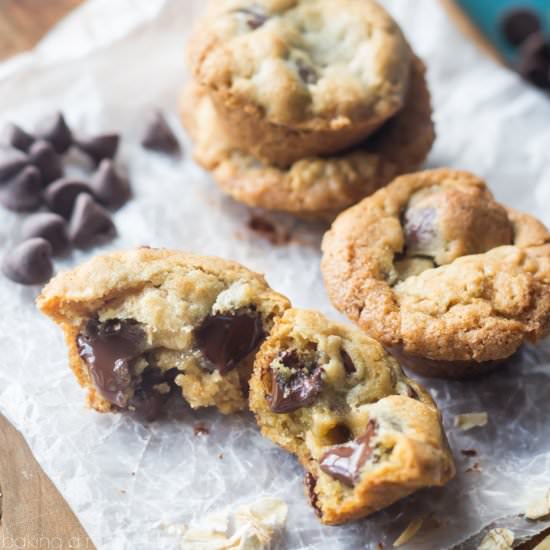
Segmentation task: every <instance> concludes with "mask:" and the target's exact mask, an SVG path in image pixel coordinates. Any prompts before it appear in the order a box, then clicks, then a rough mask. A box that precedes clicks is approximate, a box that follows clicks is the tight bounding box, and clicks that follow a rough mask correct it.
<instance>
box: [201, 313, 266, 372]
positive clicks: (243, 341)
mask: <svg viewBox="0 0 550 550" xmlns="http://www.w3.org/2000/svg"><path fill="white" fill-rule="evenodd" d="M264 336H265V333H264V329H263V324H262V319H261V317H260V315H258V314H257V313H254V312H250V313H234V314H216V315H209V316H208V317H207V318H206V319H205V320H204V321H203V322H202V324H201V326H200V327H198V328H197V329H196V330H195V339H196V341H197V345H198V347H199V349H200V350H201V352H202V353H203V354H204V356H205V357H206V358H207V359H208V360H209V361H210V362H211V363H212V364H213V365H214V366H215V367H216V368H217V369H218V370H219V371H220V373H221V374H227V373H228V372H229V371H231V370H232V369H234V368H235V367H236V366H237V364H238V363H239V361H241V360H242V359H244V358H245V357H246V356H247V355H248V354H249V353H251V352H252V351H254V350H255V349H256V348H257V347H258V345H259V344H260V342H261V341H262V340H263V338H264Z"/></svg>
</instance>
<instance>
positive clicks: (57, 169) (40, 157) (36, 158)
mask: <svg viewBox="0 0 550 550" xmlns="http://www.w3.org/2000/svg"><path fill="white" fill-rule="evenodd" d="M29 156H30V161H31V163H32V164H34V166H36V167H37V168H38V170H40V174H41V175H42V184H43V185H44V186H47V185H49V184H50V183H51V182H52V181H55V180H58V179H59V178H60V177H61V176H63V165H62V163H61V158H60V156H59V155H58V154H57V153H56V152H55V150H54V148H53V147H52V146H51V145H50V144H49V143H48V142H47V141H44V140H39V141H36V142H35V143H33V144H32V146H31V148H30V150H29Z"/></svg>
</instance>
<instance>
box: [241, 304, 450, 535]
mask: <svg viewBox="0 0 550 550" xmlns="http://www.w3.org/2000/svg"><path fill="white" fill-rule="evenodd" d="M250 408H251V410H252V411H253V412H254V413H255V415H256V419H257V421H258V424H259V426H260V428H261V430H262V434H263V435H264V436H265V437H267V438H269V439H271V440H272V441H273V442H275V443H276V444H277V445H280V446H281V447H283V448H284V449H286V450H287V451H289V452H291V453H293V454H295V455H296V456H297V457H298V459H299V460H300V462H301V464H302V465H303V466H304V468H305V469H306V471H307V474H306V478H305V486H306V493H307V496H308V498H309V499H310V502H311V504H312V506H313V508H314V511H315V513H316V514H317V515H318V516H319V518H320V520H321V521H322V522H323V523H326V524H340V523H345V522H347V521H351V520H354V519H359V518H362V517H365V516H368V515H369V514H372V513H374V512H376V511H377V510H380V509H382V508H384V507H386V506H389V505H390V504H392V503H393V502H396V501H397V500H399V499H401V498H404V497H405V496H407V495H409V494H411V493H413V492H414V491H416V490H418V489H421V488H425V487H431V486H441V485H444V484H445V483H447V482H448V481H449V480H450V479H451V478H452V477H453V476H454V473H455V468H454V462H453V458H452V455H451V453H450V451H449V447H448V444H447V440H446V437H445V434H444V431H443V428H442V426H441V418H440V414H439V411H438V409H437V407H436V405H435V403H434V402H433V400H432V399H431V397H430V396H429V394H428V393H427V392H426V391H425V390H424V389H423V388H422V387H421V386H420V385H419V384H418V383H416V382H414V381H413V380H410V379H409V378H407V377H406V376H405V375H404V373H403V371H402V370H401V368H400V366H399V364H398V363H397V361H395V359H393V358H392V357H391V356H390V355H389V354H387V353H386V352H385V351H384V349H383V347H382V346H381V345H380V344H379V343H378V342H376V341H374V340H373V339H372V338H370V337H368V336H367V335H365V334H364V333H363V332H362V331H360V330H359V329H357V328H354V327H348V326H345V325H342V324H340V323H335V322H332V321H330V320H328V319H327V318H326V317H324V316H323V315H321V314H320V313H318V312H313V311H305V310H297V309H289V310H287V311H286V312H285V314H284V315H283V316H282V317H281V318H279V319H278V320H277V322H276V323H275V326H274V328H273V330H272V332H271V334H270V336H269V337H268V338H267V339H266V341H265V342H264V344H263V345H262V347H261V348H260V351H259V352H258V354H257V356H256V361H255V364H254V373H253V375H252V378H251V381H250Z"/></svg>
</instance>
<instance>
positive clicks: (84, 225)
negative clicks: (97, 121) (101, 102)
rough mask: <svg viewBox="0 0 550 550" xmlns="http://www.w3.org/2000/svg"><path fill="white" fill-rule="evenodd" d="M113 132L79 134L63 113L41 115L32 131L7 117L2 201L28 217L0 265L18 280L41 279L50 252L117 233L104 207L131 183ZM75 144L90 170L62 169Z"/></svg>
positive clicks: (48, 268) (124, 196)
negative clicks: (78, 173)
mask: <svg viewBox="0 0 550 550" xmlns="http://www.w3.org/2000/svg"><path fill="white" fill-rule="evenodd" d="M119 141H120V136H119V135H118V134H102V135H98V136H93V137H85V138H77V137H75V136H74V135H73V132H72V131H71V129H70V128H69V126H68V125H67V123H66V121H65V118H64V116H63V114H62V113H60V112H57V113H54V114H53V115H51V116H49V117H47V118H46V119H44V120H43V121H41V122H40V123H39V124H38V126H37V128H36V131H35V132H34V134H32V135H31V134H29V133H28V132H26V131H25V130H23V129H22V128H20V127H19V126H17V125H16V124H11V123H10V124H8V125H7V126H6V127H5V128H4V131H3V132H2V137H1V138H0V204H2V205H3V206H4V207H5V208H7V209H9V210H12V211H14V212H34V211H36V210H39V209H41V208H44V209H47V210H49V212H48V211H43V212H39V213H37V214H33V215H31V216H30V217H28V218H27V219H26V220H25V222H24V223H23V226H22V230H21V239H22V240H21V242H20V244H18V245H17V246H16V247H15V248H14V249H12V250H11V251H10V252H8V254H7V255H6V257H5V258H4V260H3V262H2V272H3V273H4V275H6V276H7V277H8V278H10V279H11V280H12V281H14V282H16V283H19V284H23V285H36V284H42V283H44V282H46V281H47V280H48V279H49V278H50V277H51V276H52V274H53V263H52V258H53V256H58V255H61V254H63V253H65V252H67V251H68V250H69V248H70V247H71V246H74V247H77V248H86V247H88V246H91V245H92V244H94V243H96V242H97V241H98V240H102V239H106V238H111V237H113V236H114V235H115V234H116V229H115V226H114V223H113V221H112V219H111V215H110V212H109V210H115V209H117V208H120V207H121V206H122V205H123V204H124V203H125V202H126V201H127V200H128V199H129V197H130V185H129V182H128V180H127V179H126V178H125V177H123V176H122V175H121V174H120V173H119V172H118V171H117V169H116V167H115V164H114V162H113V159H114V157H115V155H116V152H117V150H118V146H119ZM70 148H76V149H77V150H79V151H80V152H81V153H83V154H84V155H85V156H87V157H88V158H89V159H90V161H91V164H92V166H93V167H94V171H93V173H92V174H91V176H90V178H86V179H82V178H75V177H66V176H65V166H64V158H63V156H64V155H65V154H66V153H67V152H68V151H69V149H70Z"/></svg>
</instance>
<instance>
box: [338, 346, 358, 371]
mask: <svg viewBox="0 0 550 550" xmlns="http://www.w3.org/2000/svg"><path fill="white" fill-rule="evenodd" d="M340 357H341V358H342V364H343V365H344V370H345V371H346V374H353V373H354V372H356V371H357V369H356V368H355V365H354V364H353V361H352V360H351V357H350V356H349V354H348V352H347V351H346V350H345V349H341V350H340Z"/></svg>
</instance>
